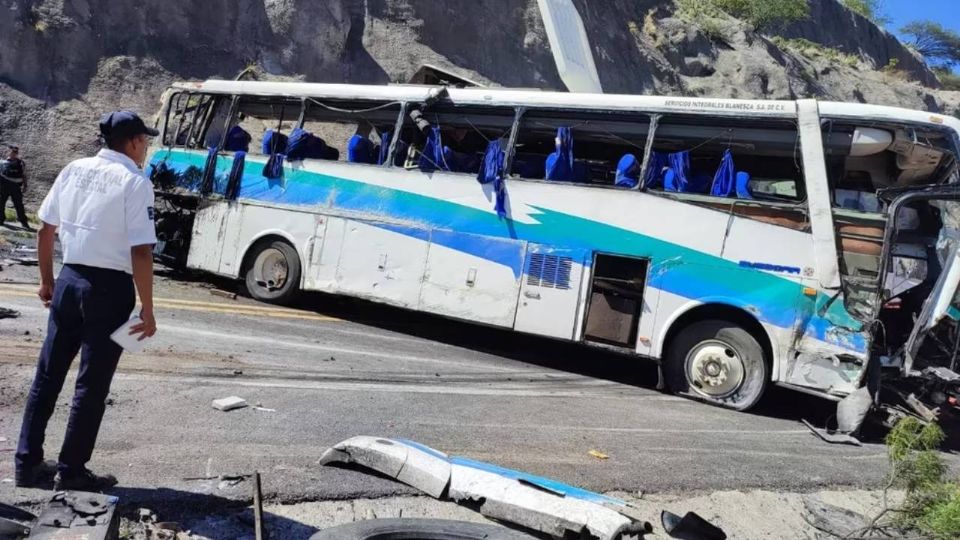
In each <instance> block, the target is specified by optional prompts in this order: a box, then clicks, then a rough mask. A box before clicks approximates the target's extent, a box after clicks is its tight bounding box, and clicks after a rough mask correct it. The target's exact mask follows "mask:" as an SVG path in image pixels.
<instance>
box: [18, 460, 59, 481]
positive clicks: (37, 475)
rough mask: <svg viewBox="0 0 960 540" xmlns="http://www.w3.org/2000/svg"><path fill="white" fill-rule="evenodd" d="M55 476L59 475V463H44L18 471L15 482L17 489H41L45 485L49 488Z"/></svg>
mask: <svg viewBox="0 0 960 540" xmlns="http://www.w3.org/2000/svg"><path fill="white" fill-rule="evenodd" d="M55 474H57V462H56V461H44V462H42V463H38V464H36V465H33V466H31V467H27V468H25V469H17V470H16V473H15V474H14V477H15V478H14V481H15V482H16V485H17V487H23V488H30V487H41V486H43V485H44V484H47V487H49V484H50V481H51V480H53V476H54V475H55Z"/></svg>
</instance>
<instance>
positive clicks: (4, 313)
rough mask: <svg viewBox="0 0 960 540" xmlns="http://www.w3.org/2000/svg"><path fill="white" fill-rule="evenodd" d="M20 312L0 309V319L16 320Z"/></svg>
mask: <svg viewBox="0 0 960 540" xmlns="http://www.w3.org/2000/svg"><path fill="white" fill-rule="evenodd" d="M19 316H20V312H19V311H17V310H15V309H10V308H5V307H0V319H16V318H17V317H19Z"/></svg>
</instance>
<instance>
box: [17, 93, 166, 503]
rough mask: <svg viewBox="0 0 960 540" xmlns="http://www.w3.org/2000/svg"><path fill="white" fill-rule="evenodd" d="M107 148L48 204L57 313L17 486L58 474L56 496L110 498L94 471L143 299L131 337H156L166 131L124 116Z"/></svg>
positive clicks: (45, 215)
mask: <svg viewBox="0 0 960 540" xmlns="http://www.w3.org/2000/svg"><path fill="white" fill-rule="evenodd" d="M100 133H101V134H102V136H103V139H104V141H105V143H106V148H104V149H103V150H101V151H100V152H99V153H98V154H97V155H96V156H95V157H92V158H86V159H80V160H77V161H74V162H73V163H70V164H69V165H67V166H66V168H64V169H63V171H62V172H61V173H60V176H58V177H57V180H56V182H54V184H53V187H52V188H50V192H49V193H48V194H47V197H46V198H45V199H44V201H43V204H42V205H41V206H40V211H39V217H40V220H41V221H42V222H43V225H42V227H41V229H40V233H39V235H38V236H39V245H38V256H39V258H40V291H39V296H40V299H41V300H42V301H43V304H44V305H45V306H47V307H49V308H50V317H49V320H48V322H47V336H46V340H45V341H44V344H43V348H42V349H41V351H40V359H39V361H38V364H37V371H36V375H35V377H34V380H33V386H32V387H31V388H30V394H29V396H28V398H27V406H26V410H25V411H24V413H23V425H22V427H21V430H20V441H19V444H18V446H17V454H16V484H17V485H18V486H25V487H26V486H37V485H39V484H41V483H43V482H45V481H48V480H49V476H52V475H53V472H54V471H53V468H54V467H55V469H56V478H55V479H54V489H56V490H58V491H59V490H80V491H100V490H103V489H106V488H108V487H111V486H113V485H115V484H116V483H117V480H116V478H114V477H113V476H110V475H106V476H99V475H96V474H94V473H92V472H91V471H90V470H88V469H87V468H86V464H87V462H88V461H89V460H90V457H91V455H92V454H93V447H94V445H95V444H96V440H97V433H98V432H99V430H100V421H101V420H102V419H103V413H104V410H105V402H106V399H107V394H108V392H109V391H110V382H111V380H112V379H113V373H114V371H115V370H116V367H117V362H118V361H119V360H120V354H121V352H122V349H121V348H120V346H119V345H117V344H116V343H114V342H113V340H111V339H110V334H112V333H113V332H114V331H115V330H116V329H117V328H119V327H120V326H122V325H123V324H124V323H126V322H127V320H128V319H129V317H130V313H131V312H132V311H133V308H134V305H135V302H136V298H135V293H134V285H136V290H137V291H138V292H139V293H140V303H141V306H142V308H141V311H140V318H141V319H142V322H141V323H139V324H137V325H136V326H134V327H133V328H132V330H131V332H130V333H131V335H134V334H139V339H145V338H147V337H150V336H152V335H153V334H154V333H155V332H156V329H157V326H156V322H155V321H154V317H153V244H154V243H156V236H155V231H154V224H153V186H152V185H151V184H150V181H149V180H147V178H146V177H145V176H144V175H143V172H142V168H143V162H144V160H145V159H146V153H147V146H148V144H149V137H154V136H156V135H157V131H156V130H153V129H150V128H148V127H147V126H146V125H144V123H143V120H141V119H140V118H139V117H138V116H137V115H136V114H134V113H131V112H126V111H118V112H113V113H110V114H107V115H105V116H104V117H103V118H102V119H101V121H100ZM55 234H59V236H60V244H61V247H62V250H63V263H64V265H63V269H62V270H61V271H60V275H59V276H58V277H57V280H56V283H54V279H53V243H54V235H55ZM78 351H79V352H80V370H79V373H78V375H77V383H76V390H75V393H74V399H73V405H72V407H71V409H70V420H69V422H68V423H67V432H66V435H65V436H64V440H63V446H62V448H61V450H60V456H59V460H58V462H57V463H56V464H53V463H52V462H45V461H44V460H43V439H44V432H45V431H46V427H47V422H48V420H49V419H50V415H51V414H52V413H53V409H54V406H55V405H56V402H57V397H58V395H59V394H60V390H61V389H62V388H63V382H64V379H65V378H66V375H67V370H68V369H69V368H70V364H71V363H72V362H73V358H74V357H75V356H76V355H77V352H78Z"/></svg>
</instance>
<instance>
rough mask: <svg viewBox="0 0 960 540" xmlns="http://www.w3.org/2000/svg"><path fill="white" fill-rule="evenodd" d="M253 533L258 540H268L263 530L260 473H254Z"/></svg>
mask: <svg viewBox="0 0 960 540" xmlns="http://www.w3.org/2000/svg"><path fill="white" fill-rule="evenodd" d="M253 523H254V525H253V533H254V535H256V540H267V533H266V531H265V530H264V528H263V491H262V490H261V489H260V472H258V471H255V472H254V473H253Z"/></svg>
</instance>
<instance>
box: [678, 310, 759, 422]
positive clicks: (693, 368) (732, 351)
mask: <svg viewBox="0 0 960 540" xmlns="http://www.w3.org/2000/svg"><path fill="white" fill-rule="evenodd" d="M738 366H739V367H738ZM767 366H768V362H767V358H766V354H765V353H764V351H763V347H762V346H761V345H760V343H759V342H758V341H757V338H755V337H754V336H753V334H751V333H750V332H748V331H747V330H745V329H743V328H742V327H740V326H738V325H737V324H736V323H732V322H729V321H724V320H719V319H714V320H706V321H700V322H696V323H693V324H691V325H690V326H688V327H686V328H684V329H682V330H680V332H679V333H678V334H677V335H676V336H675V337H674V338H673V341H672V342H671V343H670V345H669V349H668V350H667V354H666V356H665V357H664V366H663V369H664V375H665V378H666V382H667V385H668V386H669V387H670V390H671V391H673V392H674V393H677V394H680V395H683V396H688V397H692V398H694V399H698V400H701V401H705V402H707V403H711V404H713V405H719V406H721V407H726V408H728V409H734V410H738V411H746V410H748V409H750V408H751V407H753V406H754V405H756V404H757V402H758V401H760V398H761V397H762V396H763V392H764V391H765V390H766V388H767V386H768V384H769V381H770V377H769V369H768V367H767Z"/></svg>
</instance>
